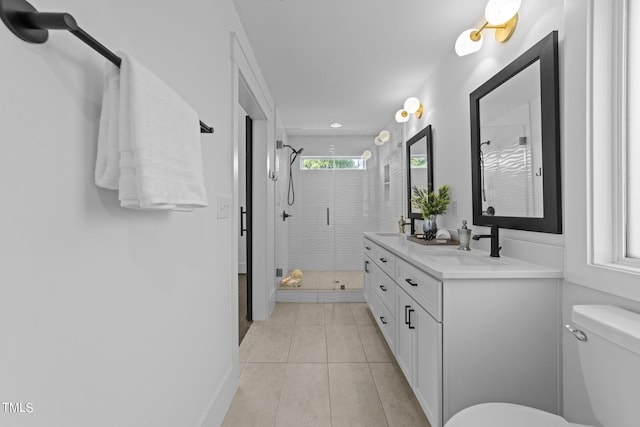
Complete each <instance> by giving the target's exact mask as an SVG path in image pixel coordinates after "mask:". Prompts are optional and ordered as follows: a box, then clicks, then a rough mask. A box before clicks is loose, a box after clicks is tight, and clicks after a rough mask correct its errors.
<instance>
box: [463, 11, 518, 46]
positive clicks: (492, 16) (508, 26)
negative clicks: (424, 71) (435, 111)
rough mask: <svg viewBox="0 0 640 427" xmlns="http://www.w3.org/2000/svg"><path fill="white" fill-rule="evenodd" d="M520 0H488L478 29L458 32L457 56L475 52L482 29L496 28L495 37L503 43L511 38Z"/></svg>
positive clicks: (480, 44) (515, 24)
mask: <svg viewBox="0 0 640 427" xmlns="http://www.w3.org/2000/svg"><path fill="white" fill-rule="evenodd" d="M521 2H522V0H489V2H488V3H487V6H486V8H485V10H484V17H485V20H486V22H485V23H484V25H482V26H481V27H480V29H475V28H470V29H468V30H465V31H463V32H462V34H460V35H459V36H458V38H457V40H456V44H455V50H456V53H457V54H458V56H465V55H469V54H470V53H474V52H477V51H478V50H480V48H481V47H482V31H483V30H485V29H487V28H490V29H494V30H496V32H495V39H496V41H497V42H498V43H504V42H506V41H507V40H509V39H510V38H511V35H512V34H513V32H514V31H515V30H516V26H517V25H518V10H519V9H520V4H521Z"/></svg>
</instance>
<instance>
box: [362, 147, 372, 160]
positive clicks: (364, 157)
mask: <svg viewBox="0 0 640 427" xmlns="http://www.w3.org/2000/svg"><path fill="white" fill-rule="evenodd" d="M370 158H371V151H369V150H364V151H363V152H362V160H364V161H365V162H366V161H367V160H369V159H370Z"/></svg>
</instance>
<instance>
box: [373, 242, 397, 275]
mask: <svg viewBox="0 0 640 427" xmlns="http://www.w3.org/2000/svg"><path fill="white" fill-rule="evenodd" d="M374 250H375V258H374V259H373V261H374V262H375V263H376V264H378V266H380V268H381V269H382V271H384V272H385V273H387V274H388V275H389V276H390V277H395V274H396V256H395V255H394V254H392V253H391V252H389V251H388V250H386V249H384V248H382V247H380V246H375V249H374Z"/></svg>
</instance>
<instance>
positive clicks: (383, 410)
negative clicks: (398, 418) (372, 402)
mask: <svg viewBox="0 0 640 427" xmlns="http://www.w3.org/2000/svg"><path fill="white" fill-rule="evenodd" d="M367 366H368V368H369V373H370V374H371V379H373V384H374V385H375V386H376V394H377V395H378V400H379V401H380V406H382V413H384V418H385V420H386V421H387V425H388V426H390V425H391V421H390V420H389V415H388V414H387V410H386V409H385V408H384V405H383V404H382V396H380V387H379V386H378V382H377V381H376V377H375V375H373V371H372V370H371V363H367Z"/></svg>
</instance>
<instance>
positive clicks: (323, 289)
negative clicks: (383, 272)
mask: <svg viewBox="0 0 640 427" xmlns="http://www.w3.org/2000/svg"><path fill="white" fill-rule="evenodd" d="M370 141H371V139H370V138H358V137H342V138H339V139H337V138H333V137H291V138H290V139H289V141H288V145H290V146H291V148H287V147H286V146H284V147H283V149H282V150H281V151H282V152H281V153H279V155H280V159H281V164H282V165H283V166H284V168H289V167H290V169H288V170H286V171H282V172H284V173H281V176H282V177H283V180H286V181H287V182H286V183H280V185H279V188H280V189H281V191H282V194H281V196H280V200H281V203H280V205H281V206H284V208H283V209H282V210H281V211H279V212H278V213H279V215H280V216H279V218H278V221H283V222H285V223H286V226H285V227H284V229H285V234H286V235H287V236H286V259H285V260H283V261H284V262H282V264H283V265H285V266H286V267H284V268H283V276H284V277H285V278H286V277H291V279H290V280H289V281H286V283H285V284H281V285H280V286H279V287H278V294H277V299H278V300H280V301H355V300H360V299H361V298H362V297H361V295H362V288H363V285H364V277H363V271H362V232H363V231H370V230H373V229H374V225H373V224H372V223H371V219H370V218H369V212H370V211H371V209H370V207H371V206H370V200H371V197H370V196H371V194H370V193H371V191H370V190H371V185H372V182H373V179H374V178H373V177H372V176H371V175H372V168H367V166H368V165H367V163H368V162H369V163H371V162H372V160H373V159H371V160H369V161H368V162H367V161H366V160H365V159H364V158H363V156H362V153H363V152H364V150H366V149H367V147H369V148H370V146H371V142H370ZM294 147H295V148H294ZM301 149H304V153H302V154H301V155H298V156H297V158H296V159H295V161H294V162H293V163H290V162H289V161H288V160H289V159H290V158H291V157H290V153H291V152H295V151H298V152H299V151H300V150H301ZM294 150H295V151H294ZM283 160H284V161H283ZM369 166H370V165H369ZM285 193H286V194H285ZM292 201H293V203H291V202H292ZM287 215H290V216H287ZM279 237H280V240H281V241H282V240H284V236H279ZM280 249H281V252H282V248H280ZM296 270H299V272H301V274H302V277H301V279H300V278H299V277H298V271H296ZM298 279H300V280H298Z"/></svg>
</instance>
